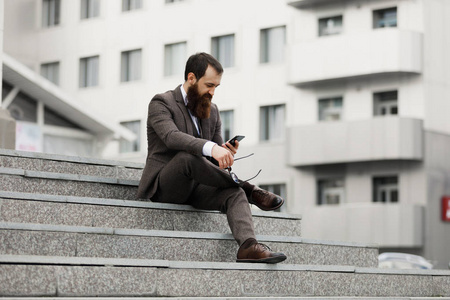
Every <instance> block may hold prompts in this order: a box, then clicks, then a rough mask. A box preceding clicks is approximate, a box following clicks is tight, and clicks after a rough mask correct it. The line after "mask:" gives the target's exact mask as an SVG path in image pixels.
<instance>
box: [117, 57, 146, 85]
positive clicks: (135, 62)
mask: <svg viewBox="0 0 450 300" xmlns="http://www.w3.org/2000/svg"><path fill="white" fill-rule="evenodd" d="M135 68H137V69H135ZM141 79H142V49H141V48H139V49H132V50H126V51H122V52H121V53H120V82H121V83H125V82H133V81H139V80H141Z"/></svg>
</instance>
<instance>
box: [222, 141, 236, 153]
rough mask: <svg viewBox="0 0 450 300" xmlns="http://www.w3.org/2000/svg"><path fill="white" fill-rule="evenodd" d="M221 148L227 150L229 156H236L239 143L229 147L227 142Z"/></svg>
mask: <svg viewBox="0 0 450 300" xmlns="http://www.w3.org/2000/svg"><path fill="white" fill-rule="evenodd" d="M222 147H224V148H225V149H226V148H228V150H229V151H230V152H231V154H233V156H234V155H236V152H237V150H238V148H239V141H235V142H234V147H233V145H231V144H230V143H229V142H227V143H226V144H223V145H222Z"/></svg>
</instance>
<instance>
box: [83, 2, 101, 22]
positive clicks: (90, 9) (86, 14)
mask: <svg viewBox="0 0 450 300" xmlns="http://www.w3.org/2000/svg"><path fill="white" fill-rule="evenodd" d="M99 15H100V1H99V0H81V19H90V18H95V17H98V16H99Z"/></svg>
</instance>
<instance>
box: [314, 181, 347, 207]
mask: <svg viewBox="0 0 450 300" xmlns="http://www.w3.org/2000/svg"><path fill="white" fill-rule="evenodd" d="M317 192H318V193H317V204H318V205H328V204H339V203H343V202H344V195H345V188H344V180H343V179H341V178H339V179H326V180H319V181H318V182H317Z"/></svg>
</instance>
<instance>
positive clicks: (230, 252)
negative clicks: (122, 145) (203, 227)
mask: <svg viewBox="0 0 450 300" xmlns="http://www.w3.org/2000/svg"><path fill="white" fill-rule="evenodd" d="M19 225H20V224H17V226H16V227H14V228H15V230H14V229H13V228H11V229H9V230H8V229H6V228H7V227H8V226H4V228H5V229H3V230H0V242H1V244H0V254H14V255H43V256H71V257H104V258H135V259H158V260H169V261H210V262H234V261H235V259H236V253H237V249H238V245H237V244H236V242H235V241H234V240H233V239H232V238H231V237H229V238H228V239H215V238H208V237H207V236H206V237H204V238H202V235H201V234H200V235H198V236H199V237H195V238H192V237H191V238H189V235H186V236H185V237H164V236H151V235H150V234H151V233H147V234H149V235H148V236H139V235H122V234H112V233H113V231H110V233H108V231H104V233H96V232H89V231H84V229H83V228H80V227H79V229H78V230H79V231H78V232H75V230H77V228H72V227H70V228H69V229H65V228H64V227H62V226H60V228H58V227H51V228H46V227H44V226H35V230H27V227H25V226H24V227H23V228H22V229H21V230H17V229H20V226H19ZM11 227H12V226H11ZM47 227H48V226H47ZM28 228H30V226H28ZM99 229H100V228H99ZM40 230H42V231H40ZM44 230H45V231H44ZM56 230H60V231H63V230H67V231H66V232H55V231H56ZM128 232H130V233H132V232H131V231H128ZM268 244H269V245H270V247H271V248H272V249H273V251H281V252H284V253H285V254H286V255H287V257H288V259H287V260H286V261H285V262H283V263H287V264H302V265H341V266H358V267H374V266H373V265H368V264H369V263H370V261H372V260H373V259H372V260H365V258H366V257H368V255H363V256H362V257H359V256H358V255H359V254H360V250H361V249H359V248H357V247H329V246H326V245H319V246H317V245H314V244H303V243H300V242H299V243H280V242H269V243H268ZM320 247H324V248H327V252H326V259H324V258H323V257H320V256H315V253H317V252H319V250H320ZM366 250H367V251H371V249H370V248H368V249H366ZM372 255H373V256H374V257H376V255H375V253H372Z"/></svg>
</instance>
